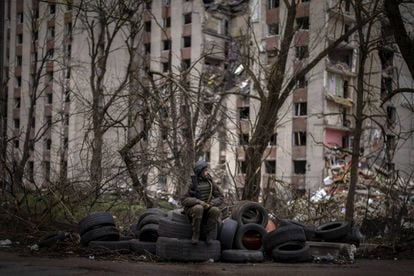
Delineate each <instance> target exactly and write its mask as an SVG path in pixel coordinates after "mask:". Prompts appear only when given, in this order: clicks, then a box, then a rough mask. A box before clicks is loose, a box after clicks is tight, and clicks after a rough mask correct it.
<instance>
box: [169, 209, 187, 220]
mask: <svg viewBox="0 0 414 276" xmlns="http://www.w3.org/2000/svg"><path fill="white" fill-rule="evenodd" d="M169 213H170V215H171V219H172V220H173V221H176V222H180V223H190V221H189V220H188V217H187V215H186V214H184V213H183V209H175V210H171V211H169Z"/></svg>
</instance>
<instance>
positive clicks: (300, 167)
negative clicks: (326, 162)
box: [293, 160, 306, 174]
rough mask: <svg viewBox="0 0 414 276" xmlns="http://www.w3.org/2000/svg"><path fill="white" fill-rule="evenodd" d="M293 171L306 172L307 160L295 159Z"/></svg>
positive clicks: (296, 172) (297, 172)
mask: <svg viewBox="0 0 414 276" xmlns="http://www.w3.org/2000/svg"><path fill="white" fill-rule="evenodd" d="M293 171H294V173H295V174H306V160H294V161H293Z"/></svg>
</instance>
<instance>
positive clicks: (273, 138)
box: [269, 133, 277, 146]
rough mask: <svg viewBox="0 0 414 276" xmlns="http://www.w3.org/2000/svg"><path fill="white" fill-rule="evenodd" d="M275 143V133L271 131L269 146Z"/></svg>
mask: <svg viewBox="0 0 414 276" xmlns="http://www.w3.org/2000/svg"><path fill="white" fill-rule="evenodd" d="M276 143H277V133H273V134H272V136H270V140H269V146H276Z"/></svg>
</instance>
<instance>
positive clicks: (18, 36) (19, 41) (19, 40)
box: [17, 34, 23, 44]
mask: <svg viewBox="0 0 414 276" xmlns="http://www.w3.org/2000/svg"><path fill="white" fill-rule="evenodd" d="M22 43H23V34H18V35H17V44H22Z"/></svg>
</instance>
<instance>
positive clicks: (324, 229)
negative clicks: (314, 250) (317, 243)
mask: <svg viewBox="0 0 414 276" xmlns="http://www.w3.org/2000/svg"><path fill="white" fill-rule="evenodd" d="M350 230H351V224H350V223H348V222H346V221H334V222H328V223H325V224H322V225H321V226H319V227H318V228H316V237H317V238H319V239H321V240H324V241H332V240H335V239H340V238H343V237H345V236H346V234H348V232H349V231H350Z"/></svg>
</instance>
